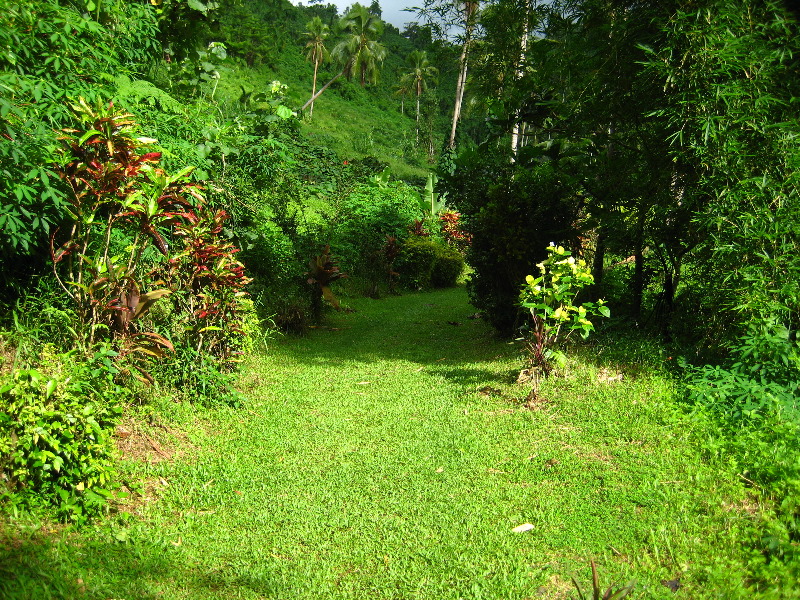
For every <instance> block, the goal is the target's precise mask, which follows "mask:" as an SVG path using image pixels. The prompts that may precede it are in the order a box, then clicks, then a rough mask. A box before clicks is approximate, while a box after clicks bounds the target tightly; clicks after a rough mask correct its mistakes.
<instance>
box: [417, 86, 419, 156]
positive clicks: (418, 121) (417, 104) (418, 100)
mask: <svg viewBox="0 0 800 600" xmlns="http://www.w3.org/2000/svg"><path fill="white" fill-rule="evenodd" d="M417 145H419V92H417Z"/></svg>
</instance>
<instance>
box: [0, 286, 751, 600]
mask: <svg viewBox="0 0 800 600" xmlns="http://www.w3.org/2000/svg"><path fill="white" fill-rule="evenodd" d="M350 303H351V305H352V306H353V307H354V308H355V309H356V312H353V313H350V314H336V315H333V316H331V317H330V319H329V322H328V323H327V327H325V328H321V329H318V330H315V331H312V333H311V334H310V335H309V336H308V337H306V338H285V339H282V340H280V341H278V342H277V343H275V344H274V346H273V347H272V348H271V349H270V352H269V353H268V354H267V355H266V356H256V357H253V358H252V360H250V361H249V363H248V364H247V365H246V367H245V374H244V377H243V380H242V388H243V391H244V392H245V394H246V395H247V396H248V397H249V399H250V400H249V403H248V404H247V405H246V406H245V407H244V408H242V409H239V410H232V409H216V410H213V411H207V412H197V413H195V412H193V411H192V410H191V409H190V407H187V406H183V405H175V404H170V403H169V402H163V403H162V406H161V410H162V412H165V415H166V416H165V417H162V418H168V419H169V423H170V428H171V429H173V430H179V429H182V430H184V431H187V432H188V438H187V439H184V441H183V442H182V445H181V447H179V448H178V450H179V452H178V454H176V457H175V458H174V460H172V461H161V462H158V463H155V464H144V463H136V464H133V463H131V464H128V465H127V467H126V470H127V471H128V474H129V477H131V478H137V479H140V480H142V481H145V482H147V483H146V484H145V485H144V487H143V490H144V495H145V496H146V497H148V498H150V500H149V501H146V502H145V501H143V500H142V499H141V498H140V499H138V500H136V501H135V503H134V504H132V505H131V506H129V507H127V508H125V510H126V511H129V513H130V516H129V517H126V518H122V517H121V516H119V515H118V516H116V517H112V518H110V519H109V520H108V521H107V522H105V523H102V524H100V525H98V526H97V527H96V528H94V529H91V530H87V531H83V532H78V533H76V532H73V531H70V530H61V529H58V530H56V531H55V532H53V531H49V530H48V529H47V527H45V528H41V527H40V525H39V524H37V523H36V522H35V521H27V522H26V521H24V520H22V521H14V522H13V524H9V525H7V526H6V528H5V529H6V531H5V533H4V534H3V533H2V531H0V596H2V597H4V598H5V597H7V598H36V599H38V598H77V597H80V598H98V599H101V598H106V599H107V598H126V599H128V600H133V599H137V600H140V599H151V598H152V599H155V598H187V599H188V598H192V599H194V598H196V599H201V598H202V599H211V598H219V599H223V598H224V599H229V598H270V599H273V598H275V599H277V598H287V599H288V598H292V599H295V598H358V599H361V598H430V599H447V598H452V599H456V598H519V599H523V598H540V597H541V598H566V597H569V594H570V593H572V589H573V588H572V585H571V583H570V577H572V576H575V577H576V578H577V579H578V580H579V581H581V582H582V584H583V587H584V589H586V588H587V587H588V585H587V582H588V579H589V569H588V560H589V559H590V558H593V559H594V560H596V562H597V563H598V567H599V571H600V574H601V581H602V582H605V585H608V584H609V583H611V582H612V581H616V582H618V583H619V584H620V585H622V584H623V583H625V582H627V581H628V580H630V579H634V578H635V579H636V580H637V581H638V584H637V586H636V592H635V594H634V597H638V598H711V597H718V595H721V596H722V597H737V596H741V597H748V596H747V594H746V593H744V592H741V590H740V589H739V588H740V587H741V585H742V584H743V582H742V577H741V576H737V573H740V572H741V565H742V564H743V563H744V561H745V560H746V556H745V554H744V550H742V549H741V546H740V543H741V541H742V539H743V536H744V535H745V533H744V532H746V531H748V530H749V528H750V527H751V523H752V519H753V517H752V516H751V515H750V514H749V513H748V511H747V510H746V508H747V497H746V495H745V491H744V490H743V488H742V486H741V482H740V480H739V478H738V477H737V475H736V471H735V470H734V467H732V466H729V465H726V464H721V463H719V462H714V463H709V462H707V461H705V460H704V459H703V458H702V456H701V453H700V451H699V449H698V448H699V445H698V439H697V438H698V432H697V431H693V427H694V426H697V425H696V424H695V423H693V422H692V421H691V420H690V419H689V418H688V417H686V416H685V415H684V414H683V413H682V411H681V410H680V409H679V408H678V407H677V406H676V404H675V399H674V391H673V387H672V385H671V383H670V380H669V377H668V375H667V374H666V371H665V370H664V368H663V367H662V363H663V362H664V361H663V360H662V357H661V356H660V355H659V353H658V350H657V348H655V347H653V346H652V345H651V344H649V343H647V342H645V341H637V340H635V339H632V338H627V339H624V340H619V339H617V340H615V339H613V338H612V336H610V335H606V336H600V337H599V338H598V339H599V340H600V341H599V342H597V343H595V344H594V345H592V346H587V347H583V348H580V349H578V350H577V353H575V354H573V359H572V360H571V363H570V365H569V371H568V375H567V376H565V377H558V378H553V379H551V380H549V381H546V382H545V383H544V385H543V389H542V396H543V397H544V398H545V400H544V401H542V402H541V403H539V404H538V405H537V406H535V407H534V409H530V408H526V407H524V406H522V405H521V402H520V398H522V397H524V396H525V395H526V393H527V388H525V387H523V386H519V385H517V384H516V383H515V379H516V374H517V372H518V370H519V368H520V363H519V357H518V354H517V350H516V348H515V347H513V346H510V345H508V344H507V343H505V342H503V341H501V340H498V339H496V338H495V337H493V335H492V333H491V332H490V331H489V329H488V328H487V326H486V325H485V324H484V323H482V322H481V321H479V320H471V319H469V318H468V317H469V315H470V314H471V313H473V312H474V309H472V308H471V307H470V306H468V304H467V303H466V295H465V294H464V291H463V289H456V290H448V291H442V292H435V293H430V294H408V295H405V296H402V297H392V298H389V299H384V300H366V299H354V300H350ZM448 321H451V322H456V323H460V324H459V325H451V324H449V323H448ZM664 359H666V357H664ZM618 372H622V373H623V379H622V381H616V382H607V381H603V380H602V379H603V376H604V375H606V374H616V373H618ZM599 375H600V377H599ZM178 439H179V438H178V437H175V438H173V443H176V440H178ZM181 439H182V438H181ZM523 523H530V524H532V525H533V529H532V530H530V531H528V532H525V533H513V532H512V528H514V527H516V526H517V525H520V524H523ZM678 578H679V579H680V583H681V586H682V587H681V589H680V590H679V591H678V593H674V592H672V591H670V590H669V589H668V588H667V587H665V586H664V585H662V584H661V581H662V580H674V579H678ZM79 580H80V582H79Z"/></svg>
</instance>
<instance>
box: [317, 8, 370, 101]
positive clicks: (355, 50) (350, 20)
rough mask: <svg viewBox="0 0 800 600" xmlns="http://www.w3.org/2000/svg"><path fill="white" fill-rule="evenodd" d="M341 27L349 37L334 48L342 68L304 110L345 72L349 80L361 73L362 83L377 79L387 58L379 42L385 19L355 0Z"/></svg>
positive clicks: (333, 53) (333, 54)
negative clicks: (380, 67)
mask: <svg viewBox="0 0 800 600" xmlns="http://www.w3.org/2000/svg"><path fill="white" fill-rule="evenodd" d="M339 28H340V29H342V30H343V31H344V32H345V34H346V36H345V38H344V39H343V40H342V41H341V42H339V43H338V44H337V45H336V47H335V48H334V49H333V51H332V52H331V57H332V58H333V59H334V60H335V61H336V62H338V63H339V64H340V65H342V70H341V71H340V72H339V73H338V74H336V75H335V76H334V77H333V79H331V80H330V81H329V82H328V83H326V84H325V85H324V86H323V87H322V88H321V89H320V90H319V91H318V92H317V93H316V94H314V95H313V96H311V99H310V100H309V101H308V102H306V103H305V104H304V105H303V108H302V109H301V110H305V109H306V108H307V107H308V106H309V105H310V104H311V103H312V102H314V100H316V99H317V97H318V96H319V95H320V94H322V92H324V91H325V90H326V89H328V87H329V86H330V85H331V84H332V83H333V82H334V81H336V80H337V79H339V77H341V76H342V75H344V76H345V77H346V78H347V79H352V78H353V76H354V75H358V78H359V81H360V83H361V85H362V86H363V85H366V83H367V82H370V83H376V82H377V81H378V73H379V66H380V64H381V63H382V62H383V59H384V58H385V57H386V48H384V47H383V45H382V44H380V43H379V42H378V41H377V39H378V38H379V37H380V36H381V34H382V33H383V21H381V20H380V19H379V18H378V17H377V16H376V15H374V14H372V13H370V12H369V11H368V10H367V9H366V8H365V7H363V6H361V5H360V4H358V3H356V4H353V7H352V8H351V9H350V12H348V13H347V15H345V16H344V17H342V20H341V21H339Z"/></svg>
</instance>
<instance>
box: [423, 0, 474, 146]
mask: <svg viewBox="0 0 800 600" xmlns="http://www.w3.org/2000/svg"><path fill="white" fill-rule="evenodd" d="M480 2H481V0H425V3H424V5H423V6H422V7H421V8H415V9H414V10H416V12H417V14H418V15H420V17H422V18H423V19H425V21H426V22H427V24H428V25H429V26H430V27H431V28H432V29H433V30H434V31H435V32H436V33H437V35H439V36H441V37H444V38H448V37H450V36H451V35H452V33H453V31H456V32H459V33H458V38H459V39H460V41H461V55H460V57H459V61H458V80H457V82H456V97H455V102H454V104H453V121H452V126H451V128H450V138H449V142H448V144H449V146H450V147H451V148H453V147H455V144H456V129H457V127H458V121H459V120H460V118H461V106H462V105H463V103H464V91H465V89H466V83H467V71H468V66H469V56H470V50H471V48H472V45H473V42H474V40H475V33H476V29H477V26H478V16H479V10H478V9H479V6H480Z"/></svg>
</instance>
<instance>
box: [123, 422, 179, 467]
mask: <svg viewBox="0 0 800 600" xmlns="http://www.w3.org/2000/svg"><path fill="white" fill-rule="evenodd" d="M114 440H115V444H116V446H117V450H118V451H119V453H120V455H121V456H122V458H123V460H133V461H139V462H146V463H149V464H155V463H158V462H161V461H165V460H167V461H170V460H174V459H176V458H178V457H179V456H181V455H182V454H183V453H185V452H186V451H187V450H189V449H192V448H194V446H193V445H192V444H191V443H190V442H189V439H188V436H187V435H186V434H185V433H183V432H180V431H176V430H174V429H172V428H170V427H168V426H166V425H163V424H160V423H157V424H151V423H148V422H143V421H140V420H137V419H134V418H126V419H124V420H123V421H122V423H120V424H119V425H118V426H117V428H116V430H115V432H114Z"/></svg>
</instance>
